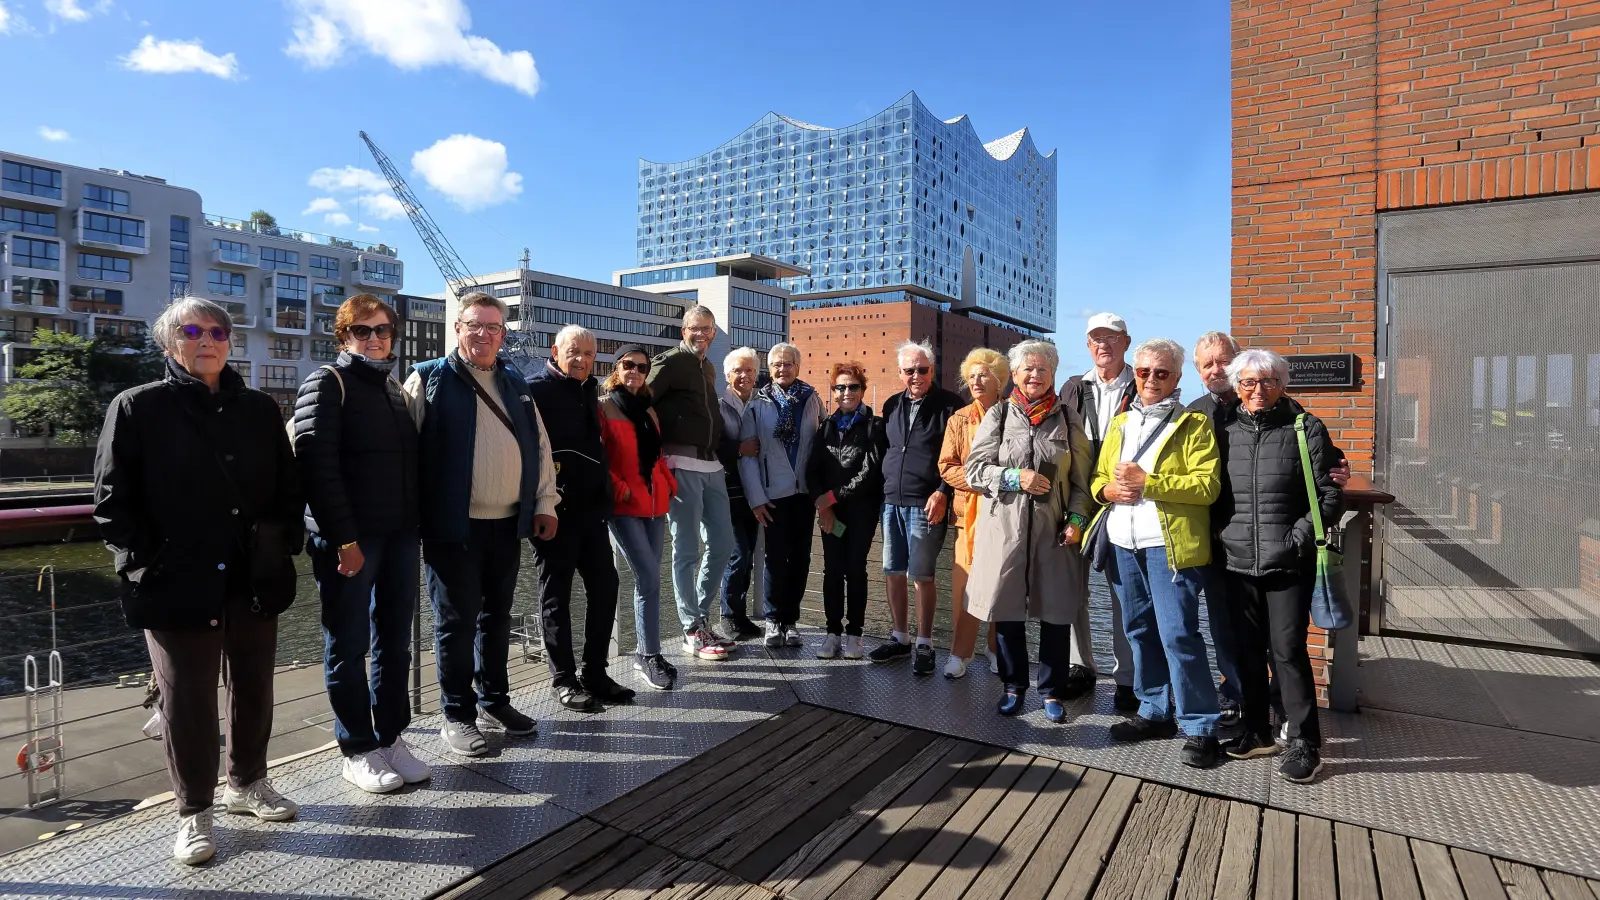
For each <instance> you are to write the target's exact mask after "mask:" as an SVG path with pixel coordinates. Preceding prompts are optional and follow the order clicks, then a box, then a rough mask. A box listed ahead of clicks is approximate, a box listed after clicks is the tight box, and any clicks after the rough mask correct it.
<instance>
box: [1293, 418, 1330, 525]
mask: <svg viewBox="0 0 1600 900" xmlns="http://www.w3.org/2000/svg"><path fill="white" fill-rule="evenodd" d="M1294 436H1295V437H1296V438H1297V439H1298V440H1299V441H1300V471H1302V472H1304V473H1305V476H1306V497H1307V498H1308V499H1310V501H1311V527H1312V528H1313V529H1315V530H1316V533H1317V546H1318V547H1321V546H1322V545H1324V544H1325V543H1327V535H1326V533H1325V532H1324V531H1323V530H1322V504H1321V503H1319V502H1318V501H1317V481H1316V478H1315V477H1313V476H1312V474H1311V448H1310V447H1308V446H1306V414H1305V413H1301V414H1300V415H1298V416H1295V417H1294Z"/></svg>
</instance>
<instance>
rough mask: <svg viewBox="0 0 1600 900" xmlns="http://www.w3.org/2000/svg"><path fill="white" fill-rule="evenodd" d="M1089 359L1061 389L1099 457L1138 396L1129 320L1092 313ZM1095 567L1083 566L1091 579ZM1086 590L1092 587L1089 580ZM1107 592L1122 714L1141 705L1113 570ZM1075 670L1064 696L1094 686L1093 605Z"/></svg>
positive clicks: (1080, 625)
mask: <svg viewBox="0 0 1600 900" xmlns="http://www.w3.org/2000/svg"><path fill="white" fill-rule="evenodd" d="M1086 334H1087V336H1088V346H1089V357H1090V358H1091V359H1093V360H1094V368H1092V369H1090V370H1089V371H1088V372H1085V373H1084V374H1082V375H1074V376H1073V377H1071V378H1069V379H1067V383H1066V384H1065V385H1064V386H1063V387H1062V388H1061V403H1062V405H1064V406H1066V407H1067V408H1069V409H1075V410H1077V411H1078V415H1079V417H1080V418H1081V419H1082V421H1083V430H1084V431H1085V432H1086V433H1087V434H1088V436H1089V449H1090V452H1091V453H1092V454H1093V455H1094V458H1096V459H1099V458H1100V448H1101V447H1103V446H1105V442H1106V435H1107V434H1109V433H1110V431H1111V420H1112V419H1114V418H1116V417H1117V416H1118V415H1121V414H1122V413H1124V412H1127V410H1128V406H1129V404H1131V403H1132V402H1133V398H1134V396H1135V394H1136V392H1135V390H1134V384H1133V369H1132V368H1130V367H1129V366H1128V363H1127V361H1126V359H1124V357H1123V355H1124V354H1125V353H1127V352H1128V347H1129V346H1130V344H1131V343H1132V338H1130V337H1129V336H1128V323H1127V322H1124V321H1123V320H1122V317H1121V316H1119V315H1117V314H1116V313H1098V314H1096V315H1093V316H1090V317H1089V323H1088V328H1087V329H1086ZM1089 572H1090V567H1088V566H1085V567H1084V569H1083V574H1084V578H1085V579H1087V578H1088V577H1089ZM1084 589H1085V590H1088V583H1087V581H1085V584H1084ZM1106 590H1107V591H1108V592H1109V593H1110V594H1111V656H1112V660H1113V665H1112V668H1111V678H1112V680H1114V681H1115V682H1116V685H1117V689H1116V695H1115V698H1114V700H1113V704H1114V705H1115V707H1116V708H1117V709H1119V710H1121V711H1123V712H1132V711H1134V710H1136V709H1138V708H1139V698H1138V697H1136V696H1135V695H1134V693H1133V651H1132V649H1130V648H1129V646H1128V637H1127V635H1126V634H1124V633H1123V630H1122V604H1121V603H1120V602H1118V600H1117V589H1116V586H1115V585H1114V584H1112V581H1111V577H1110V573H1107V575H1106ZM1072 636H1073V645H1072V669H1071V672H1070V674H1068V676H1067V678H1066V686H1065V688H1064V689H1063V690H1061V691H1060V692H1059V696H1061V697H1062V699H1065V700H1071V699H1074V698H1076V697H1080V696H1082V695H1083V694H1085V693H1087V692H1089V691H1091V690H1093V689H1094V676H1095V664H1094V652H1093V650H1092V649H1091V644H1090V639H1089V605H1088V604H1087V603H1085V604H1084V605H1083V607H1082V610H1081V611H1080V613H1079V616H1078V622H1077V626H1076V627H1075V628H1073V635H1072Z"/></svg>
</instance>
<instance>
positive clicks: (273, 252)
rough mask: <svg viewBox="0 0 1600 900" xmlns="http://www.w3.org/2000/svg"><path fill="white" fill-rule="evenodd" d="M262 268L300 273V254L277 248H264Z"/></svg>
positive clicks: (262, 250)
mask: <svg viewBox="0 0 1600 900" xmlns="http://www.w3.org/2000/svg"><path fill="white" fill-rule="evenodd" d="M261 268H263V269H292V270H294V271H296V272H298V271H300V253H299V252H298V251H295V250H279V249H278V248H277V247H262V248H261Z"/></svg>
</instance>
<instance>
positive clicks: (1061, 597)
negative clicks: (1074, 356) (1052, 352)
mask: <svg viewBox="0 0 1600 900" xmlns="http://www.w3.org/2000/svg"><path fill="white" fill-rule="evenodd" d="M1008 406H1009V407H1010V409H1006V407H1008ZM1002 411H1003V412H1002ZM1002 420H1003V421H1002ZM1002 426H1003V428H1004V432H1005V433H1004V434H1003V435H1002V434H1001V429H1002ZM1093 467H1094V460H1092V459H1090V453H1089V438H1088V435H1086V434H1085V433H1084V431H1083V426H1082V425H1081V424H1080V423H1079V422H1078V421H1077V415H1076V414H1075V413H1071V412H1069V411H1068V410H1067V409H1066V408H1065V407H1062V406H1057V407H1056V408H1055V409H1054V410H1052V411H1051V413H1050V415H1049V416H1047V417H1046V418H1045V420H1044V421H1043V422H1041V423H1039V425H1037V426H1035V425H1032V424H1031V423H1029V422H1028V417H1027V415H1026V414H1025V413H1023V412H1022V410H1021V409H1020V408H1018V407H1016V406H1014V405H1012V403H1011V401H1010V400H1005V401H1002V402H1000V403H996V404H995V405H994V406H993V407H991V408H990V409H989V412H988V414H987V415H985V416H984V417H983V422H982V424H980V425H979V426H978V433H977V436H976V437H974V438H973V441H972V452H971V453H970V454H968V456H967V483H968V485H970V486H971V488H972V490H974V491H976V492H977V493H978V494H979V495H980V496H981V497H982V498H983V499H982V500H981V501H980V502H981V504H982V508H981V509H980V511H979V513H978V525H977V535H976V540H975V542H974V547H973V551H972V572H971V575H970V576H969V577H968V580H967V598H968V603H969V604H970V605H969V606H968V607H967V611H968V612H970V613H971V614H972V615H974V616H976V617H978V618H979V619H985V620H988V621H990V622H1011V621H1020V620H1022V619H1026V618H1029V617H1031V618H1035V619H1040V620H1043V621H1045V622H1049V623H1051V624H1053V625H1073V624H1077V622H1078V615H1079V611H1080V610H1081V609H1082V607H1083V604H1084V603H1085V602H1087V597H1086V595H1085V587H1086V581H1085V579H1084V577H1083V568H1084V561H1083V557H1082V555H1081V554H1080V553H1079V552H1078V548H1077V546H1071V547H1063V546H1061V545H1060V536H1061V529H1062V528H1063V527H1064V526H1065V525H1066V522H1067V515H1068V514H1069V513H1074V512H1075V513H1078V514H1079V515H1081V516H1083V517H1084V519H1085V521H1087V519H1088V515H1089V511H1090V508H1091V505H1092V504H1091V503H1090V499H1089V476H1090V474H1091V472H1092V471H1093ZM1009 468H1017V469H1033V470H1034V471H1036V472H1039V473H1041V474H1043V475H1046V476H1047V477H1049V478H1050V491H1049V492H1048V493H1046V494H1042V495H1040V496H1037V497H1035V496H1032V495H1030V494H1028V493H1026V492H1023V491H1008V490H1005V489H1004V487H1003V483H1004V478H1005V471H1006V469H1009Z"/></svg>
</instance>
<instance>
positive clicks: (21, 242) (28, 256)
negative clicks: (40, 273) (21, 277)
mask: <svg viewBox="0 0 1600 900" xmlns="http://www.w3.org/2000/svg"><path fill="white" fill-rule="evenodd" d="M11 264H12V265H13V266H17V267H19V268H23V269H52V270H58V271H59V270H60V268H61V245H60V244H58V243H56V242H55V241H37V240H34V239H33V238H25V237H17V238H12V239H11Z"/></svg>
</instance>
